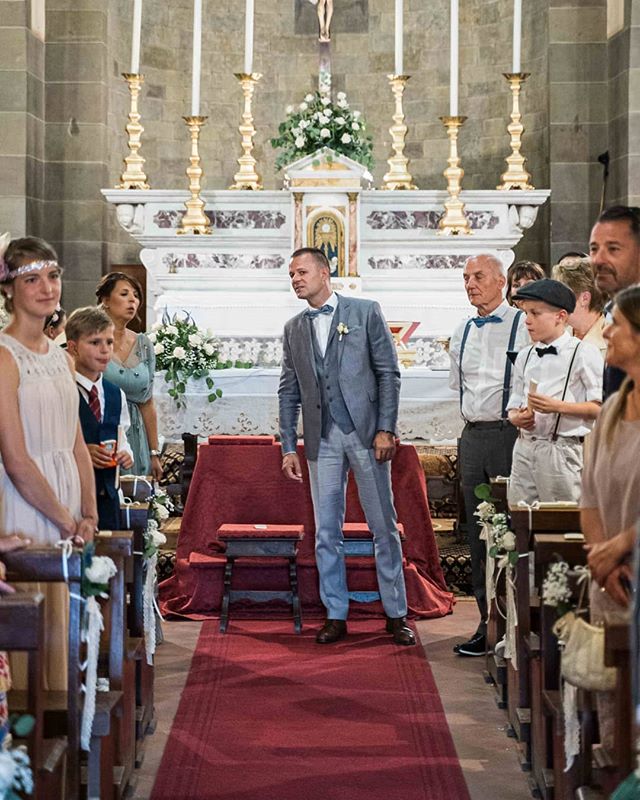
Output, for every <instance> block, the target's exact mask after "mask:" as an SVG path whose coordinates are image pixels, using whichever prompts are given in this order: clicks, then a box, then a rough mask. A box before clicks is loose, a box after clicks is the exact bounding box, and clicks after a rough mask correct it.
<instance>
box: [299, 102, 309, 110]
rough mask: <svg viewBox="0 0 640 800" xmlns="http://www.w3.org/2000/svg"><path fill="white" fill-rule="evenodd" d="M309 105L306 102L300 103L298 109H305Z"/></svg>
mask: <svg viewBox="0 0 640 800" xmlns="http://www.w3.org/2000/svg"><path fill="white" fill-rule="evenodd" d="M308 108H309V106H308V105H307V104H306V103H300V111H306V110H307V109H308Z"/></svg>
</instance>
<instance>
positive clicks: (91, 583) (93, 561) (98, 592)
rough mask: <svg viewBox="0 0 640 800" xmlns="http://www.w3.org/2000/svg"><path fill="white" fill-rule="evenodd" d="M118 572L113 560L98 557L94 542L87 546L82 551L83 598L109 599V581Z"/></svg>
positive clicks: (106, 557)
mask: <svg viewBox="0 0 640 800" xmlns="http://www.w3.org/2000/svg"><path fill="white" fill-rule="evenodd" d="M117 572H118V570H117V568H116V565H115V563H114V561H113V559H111V558H109V557H108V556H97V555H96V548H95V544H94V543H93V542H88V543H87V544H85V546H84V549H83V551H82V596H83V597H102V598H103V599H106V598H108V597H109V581H110V580H111V578H113V576H114V575H115V574H116V573H117Z"/></svg>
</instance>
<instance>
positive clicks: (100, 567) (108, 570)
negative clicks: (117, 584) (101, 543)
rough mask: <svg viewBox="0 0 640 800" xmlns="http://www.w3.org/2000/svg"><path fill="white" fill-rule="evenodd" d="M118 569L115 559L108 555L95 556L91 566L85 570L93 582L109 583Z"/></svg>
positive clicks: (87, 576)
mask: <svg viewBox="0 0 640 800" xmlns="http://www.w3.org/2000/svg"><path fill="white" fill-rule="evenodd" d="M117 571H118V570H117V569H116V565H115V564H114V563H113V559H111V558H109V557H108V556H94V557H93V560H92V561H91V566H90V567H87V569H86V570H85V573H84V574H85V576H86V578H87V580H88V581H90V582H91V583H109V580H110V579H111V578H112V577H113V576H114V575H115V574H116V572H117Z"/></svg>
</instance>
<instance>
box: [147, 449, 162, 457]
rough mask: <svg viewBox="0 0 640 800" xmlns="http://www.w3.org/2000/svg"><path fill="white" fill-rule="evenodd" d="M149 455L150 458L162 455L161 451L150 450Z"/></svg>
mask: <svg viewBox="0 0 640 800" xmlns="http://www.w3.org/2000/svg"><path fill="white" fill-rule="evenodd" d="M149 455H150V456H159V455H160V451H159V450H149Z"/></svg>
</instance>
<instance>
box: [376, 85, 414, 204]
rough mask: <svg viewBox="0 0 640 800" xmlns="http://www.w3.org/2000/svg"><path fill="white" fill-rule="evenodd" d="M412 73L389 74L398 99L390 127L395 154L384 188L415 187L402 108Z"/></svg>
mask: <svg viewBox="0 0 640 800" xmlns="http://www.w3.org/2000/svg"><path fill="white" fill-rule="evenodd" d="M410 77H411V76H410V75H387V78H388V79H389V85H390V86H391V91H392V92H393V96H394V98H395V101H396V108H395V113H394V114H393V125H392V126H391V127H390V128H389V133H390V134H391V139H392V142H391V147H392V148H393V150H394V154H393V155H392V156H391V158H389V159H387V164H388V165H389V171H388V172H387V174H386V175H385V176H384V178H383V179H382V188H383V189H415V188H416V187H415V186H414V184H413V179H412V177H411V175H410V174H409V169H408V167H409V159H408V158H407V157H406V156H405V154H404V145H405V136H406V135H407V126H406V125H405V124H404V111H403V108H402V96H403V94H404V87H405V86H406V83H407V81H408V80H409V78H410Z"/></svg>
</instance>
